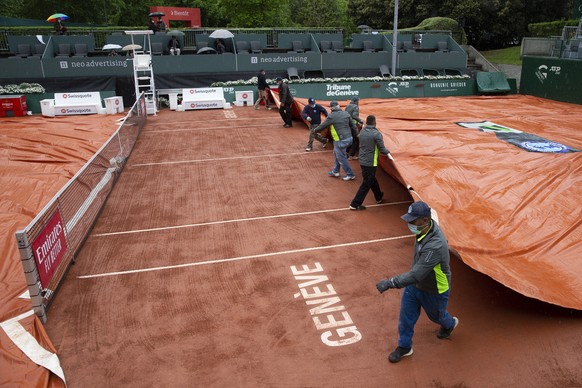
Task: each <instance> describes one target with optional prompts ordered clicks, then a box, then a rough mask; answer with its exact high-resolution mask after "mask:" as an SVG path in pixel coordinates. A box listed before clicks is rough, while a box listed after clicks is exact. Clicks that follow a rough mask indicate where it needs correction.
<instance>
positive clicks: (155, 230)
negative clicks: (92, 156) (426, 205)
mask: <svg viewBox="0 0 582 388" xmlns="http://www.w3.org/2000/svg"><path fill="white" fill-rule="evenodd" d="M405 203H410V201H402V202H390V203H381V204H379V205H368V206H366V207H378V206H391V205H402V204H405ZM339 211H352V210H350V209H349V208H345V207H342V208H338V209H328V210H315V211H311V212H301V213H287V214H277V215H274V216H262V217H250V218H238V219H234V220H224V221H210V222H201V223H199V224H186V225H175V226H164V227H159V228H151V229H135V230H126V231H122V232H111V233H99V234H94V235H92V237H105V236H119V235H123V234H134V233H147V232H159V231H164V230H173V229H183V228H195V227H198V226H208V225H221V224H232V223H236V222H248V221H258V220H272V219H277V218H287V217H298V216H305V215H310V214H323V213H335V212H339Z"/></svg>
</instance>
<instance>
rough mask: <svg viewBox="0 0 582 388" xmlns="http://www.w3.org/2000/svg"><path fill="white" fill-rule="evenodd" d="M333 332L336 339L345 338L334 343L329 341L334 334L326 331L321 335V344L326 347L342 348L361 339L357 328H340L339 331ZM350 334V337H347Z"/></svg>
mask: <svg viewBox="0 0 582 388" xmlns="http://www.w3.org/2000/svg"><path fill="white" fill-rule="evenodd" d="M334 331H335V332H336V334H337V336H338V337H340V338H343V337H347V338H343V339H340V340H336V341H334V340H331V339H330V338H331V337H332V336H333V335H334V334H333V333H332V332H331V331H326V332H323V333H322V334H321V342H323V343H324V344H326V345H327V346H344V345H351V344H355V343H356V342H358V341H359V340H361V339H362V333H360V332H359V331H358V329H357V327H355V326H348V327H340V328H339V329H335V330H334ZM350 333H351V335H348V334H350Z"/></svg>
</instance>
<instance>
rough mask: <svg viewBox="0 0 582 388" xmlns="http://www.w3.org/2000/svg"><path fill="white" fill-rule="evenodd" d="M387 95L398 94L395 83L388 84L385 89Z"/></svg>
mask: <svg viewBox="0 0 582 388" xmlns="http://www.w3.org/2000/svg"><path fill="white" fill-rule="evenodd" d="M386 90H387V91H388V93H390V94H392V95H393V96H395V95H397V94H398V83H397V82H390V83H389V84H388V87H387V88H386Z"/></svg>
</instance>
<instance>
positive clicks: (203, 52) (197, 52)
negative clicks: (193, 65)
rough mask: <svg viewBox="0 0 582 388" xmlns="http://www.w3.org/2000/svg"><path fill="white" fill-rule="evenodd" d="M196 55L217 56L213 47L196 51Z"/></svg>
mask: <svg viewBox="0 0 582 388" xmlns="http://www.w3.org/2000/svg"><path fill="white" fill-rule="evenodd" d="M196 54H216V50H215V49H213V48H212V47H202V48H201V49H200V50H198V51H196Z"/></svg>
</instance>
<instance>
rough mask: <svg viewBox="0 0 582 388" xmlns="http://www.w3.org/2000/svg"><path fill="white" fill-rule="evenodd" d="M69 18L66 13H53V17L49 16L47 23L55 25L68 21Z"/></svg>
mask: <svg viewBox="0 0 582 388" xmlns="http://www.w3.org/2000/svg"><path fill="white" fill-rule="evenodd" d="M68 18H69V17H68V16H67V15H65V14H64V13H53V14H52V15H51V16H49V17H48V18H47V19H46V21H47V22H51V23H54V22H56V21H57V20H59V19H60V20H67V19H68Z"/></svg>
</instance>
